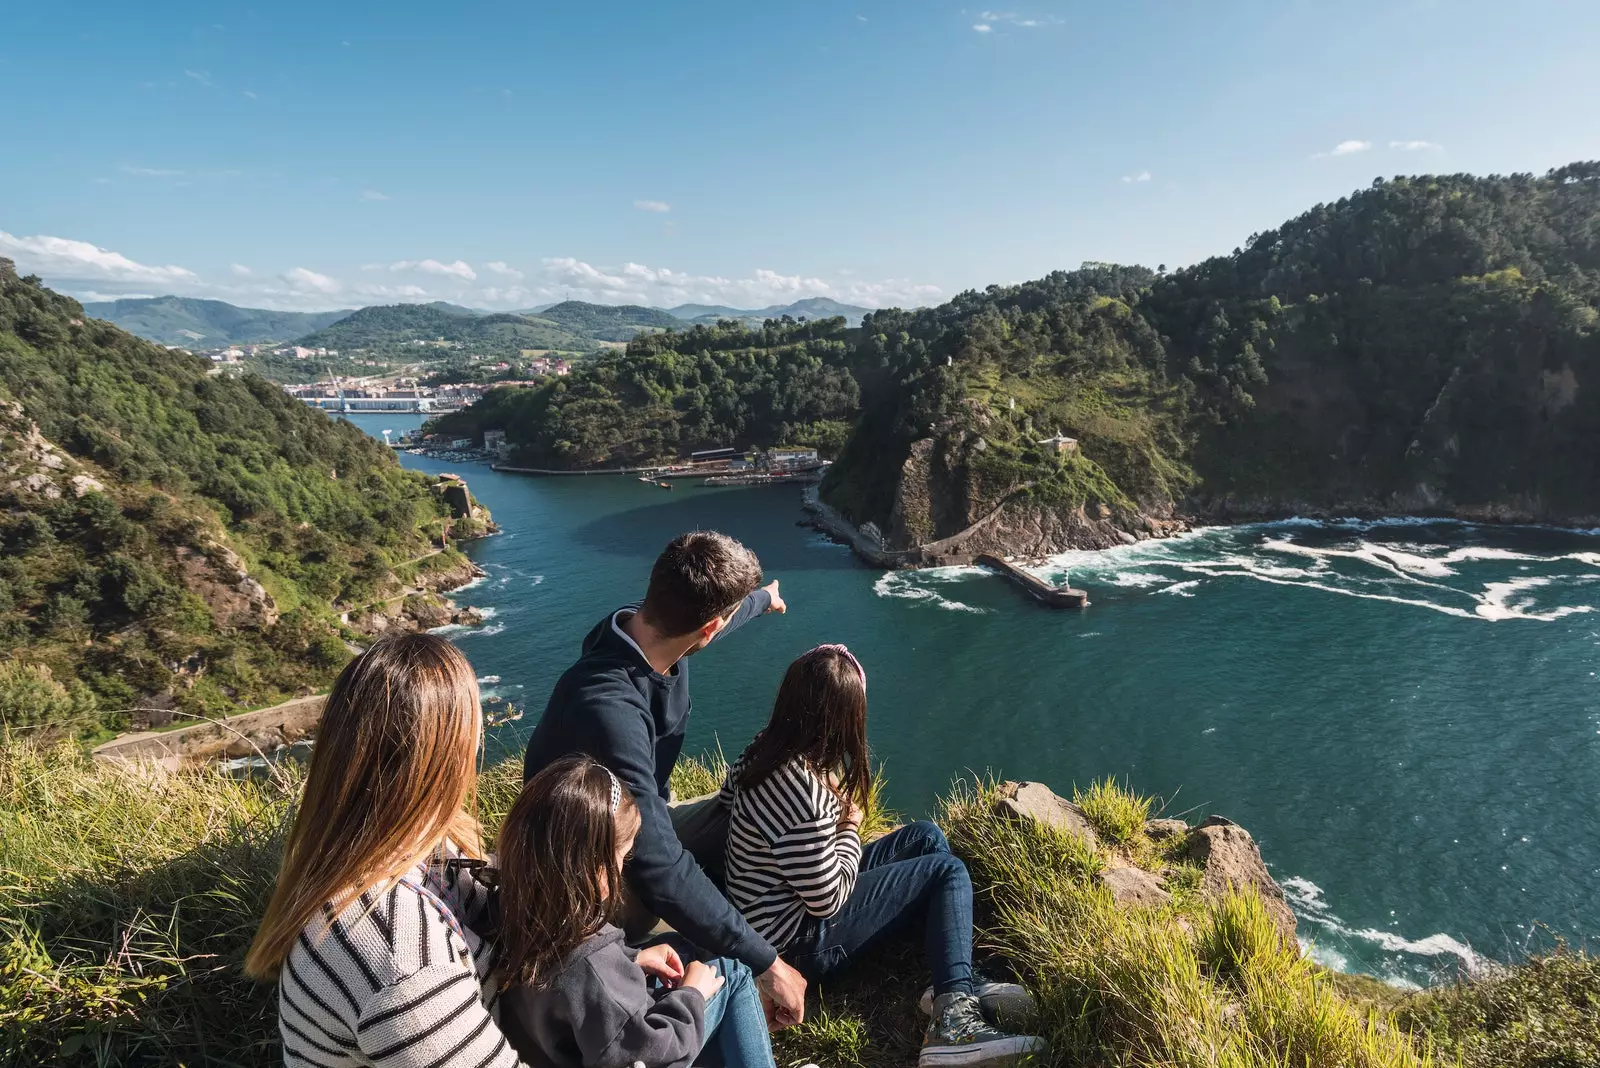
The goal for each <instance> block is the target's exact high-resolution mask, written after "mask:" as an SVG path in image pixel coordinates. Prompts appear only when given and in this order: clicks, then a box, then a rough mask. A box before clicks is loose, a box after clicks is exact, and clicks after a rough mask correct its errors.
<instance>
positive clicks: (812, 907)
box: [719, 645, 1045, 1068]
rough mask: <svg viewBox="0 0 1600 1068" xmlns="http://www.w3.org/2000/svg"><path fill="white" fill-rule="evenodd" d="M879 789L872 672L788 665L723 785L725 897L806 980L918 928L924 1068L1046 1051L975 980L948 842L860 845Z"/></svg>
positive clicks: (966, 915)
mask: <svg viewBox="0 0 1600 1068" xmlns="http://www.w3.org/2000/svg"><path fill="white" fill-rule="evenodd" d="M871 788H872V772H871V768H870V765H869V763H868V759H867V676H866V672H865V671H864V670H863V669H862V667H861V664H860V662H859V661H857V660H856V658H855V657H854V656H853V655H852V654H851V653H850V650H848V649H846V648H845V647H844V646H842V645H823V646H819V647H818V648H816V649H813V650H811V651H810V652H808V653H805V654H804V655H802V656H801V657H800V658H799V659H797V660H796V661H795V662H794V663H792V664H790V665H789V670H788V671H787V673H785V675H784V677H783V684H782V685H781V686H780V687H779V689H778V699H777V702H776V703H775V705H774V706H773V710H772V719H771V720H770V721H769V722H768V723H767V726H766V728H765V729H763V730H762V731H761V733H759V734H757V735H756V737H755V740H754V741H752V742H751V743H750V746H749V748H747V749H746V750H745V751H744V753H743V754H742V755H741V756H740V757H739V759H738V760H737V761H735V762H734V764H733V766H732V767H731V768H729V769H728V775H727V778H726V780H725V781H724V782H723V785H722V790H721V793H720V795H719V799H720V801H721V803H722V804H723V806H725V807H726V808H727V809H728V810H729V824H728V849H727V883H726V889H727V894H728V897H729V898H730V899H731V900H732V901H733V903H734V904H735V905H737V906H738V908H739V910H740V911H741V912H742V913H744V916H745V918H746V919H747V920H748V921H749V922H750V925H751V926H752V927H753V928H755V930H756V932H757V933H759V934H760V935H762V936H763V937H764V938H766V939H767V940H768V941H769V942H771V943H772V945H773V946H774V947H776V948H777V949H778V951H779V952H780V953H782V954H783V956H784V958H785V959H786V960H788V961H789V962H790V963H792V964H793V965H794V966H795V967H796V968H798V969H799V970H800V972H801V973H802V974H803V975H805V977H806V978H807V980H810V981H815V980H818V979H820V978H822V977H823V976H826V975H829V974H831V973H834V972H837V971H839V970H841V969H843V968H844V967H846V966H847V965H848V964H849V963H850V960H851V958H853V957H855V956H858V955H859V954H861V953H862V952H863V951H865V950H867V949H869V948H870V947H871V946H873V945H874V944H876V943H877V942H879V941H881V940H882V939H883V938H885V937H887V936H890V935H892V934H894V933H895V932H897V931H901V930H905V929H907V928H910V929H912V930H918V929H920V931H921V933H922V936H923V944H924V948H925V952H926V955H927V962H928V965H929V967H930V968H931V969H932V971H933V983H934V985H933V989H932V992H931V997H928V996H926V995H925V1000H926V1001H931V1004H927V1005H926V1009H925V1011H929V1012H930V1013H931V1014H932V1017H933V1019H932V1021H931V1022H930V1023H929V1025H928V1030H927V1034H926V1035H925V1037H924V1040H923V1046H922V1052H921V1054H920V1056H919V1058H918V1064H919V1065H920V1066H921V1068H941V1066H946V1065H988V1064H998V1063H1003V1062H1010V1061H1014V1060H1017V1059H1018V1058H1022V1057H1026V1056H1029V1055H1033V1054H1037V1053H1041V1052H1043V1051H1044V1048H1045V1044H1044V1042H1043V1040H1041V1039H1038V1038H1034V1037H1029V1036H1022V1035H1013V1034H1007V1033H1005V1032H1003V1031H1001V1030H999V1029H997V1028H996V1027H995V1026H994V1023H993V1021H992V1017H995V1016H997V1015H999V1014H1000V1013H1002V1012H1006V1013H1007V1014H1008V1015H1010V1014H1012V1013H1014V1012H1016V1011H1017V1010H1018V1009H1022V1010H1023V1011H1026V1010H1027V1008H1029V1007H1030V1006H1031V1000H1030V999H1028V997H1027V994H1026V991H1024V990H1022V988H1021V987H1019V986H1017V985H1016V984H1011V983H1006V984H999V983H980V982H978V981H977V979H976V977H975V975H974V972H973V968H972V883H971V881H970V879H969V878H968V876H967V869H966V865H964V864H963V863H962V862H961V860H960V859H959V858H958V857H956V856H955V855H954V854H953V853H951V852H950V846H949V843H948V842H946V841H945V837H944V834H943V832H941V831H940V830H939V828H938V827H937V826H935V825H934V824H932V823H930V822H927V821H924V820H919V821H917V822H915V823H912V824H908V825H907V826H905V827H902V828H900V829H899V830H897V831H895V832H893V833H892V834H889V835H887V836H885V837H883V838H880V839H878V840H877V841H875V842H873V843H871V844H870V845H867V846H865V847H863V845H862V842H861V820H862V816H863V814H864V812H865V809H866V806H867V802H868V796H869V794H870V792H871Z"/></svg>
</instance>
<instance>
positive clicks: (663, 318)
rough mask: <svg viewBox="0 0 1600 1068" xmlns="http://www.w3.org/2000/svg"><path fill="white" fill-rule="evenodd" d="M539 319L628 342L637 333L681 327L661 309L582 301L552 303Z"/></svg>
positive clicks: (671, 316) (596, 335)
mask: <svg viewBox="0 0 1600 1068" xmlns="http://www.w3.org/2000/svg"><path fill="white" fill-rule="evenodd" d="M539 318H541V319H547V320H549V321H550V322H553V323H558V324H560V325H561V326H563V327H565V328H566V329H568V330H571V331H572V332H573V333H574V334H581V335H583V336H585V337H592V338H595V339H597V340H600V341H629V340H631V339H632V338H633V337H634V335H636V334H637V333H639V331H640V330H671V329H672V328H673V327H678V326H682V325H683V323H682V322H681V321H679V320H678V318H677V317H676V316H674V315H672V314H671V313H670V312H664V311H662V310H661V309H660V308H641V307H640V306H639V305H637V304H621V305H611V304H589V303H586V302H585V301H581V300H564V301H562V302H561V303H560V304H552V305H550V306H549V307H548V308H545V309H544V310H543V311H541V312H540V313H539Z"/></svg>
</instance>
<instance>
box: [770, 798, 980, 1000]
mask: <svg viewBox="0 0 1600 1068" xmlns="http://www.w3.org/2000/svg"><path fill="white" fill-rule="evenodd" d="M919 923H920V925H921V927H922V938H923V949H924V952H925V953H926V955H927V961H928V966H929V968H931V969H932V970H933V992H934V994H935V995H940V994H951V993H963V994H970V993H972V880H971V879H970V878H969V877H968V875H967V866H966V865H965V864H963V863H961V858H959V857H957V856H956V855H955V854H954V853H952V852H950V843H949V842H947V841H945V838H944V832H943V831H941V830H939V828H938V827H936V826H935V825H933V824H932V823H929V822H928V821H927V820H918V821H917V822H915V823H911V824H908V825H906V826H904V827H902V828H900V829H899V830H898V831H895V832H894V833H893V834H891V835H887V836H886V837H883V838H880V839H878V840H877V841H876V842H873V843H872V844H871V845H869V846H867V848H866V849H865V850H864V851H863V852H862V854H861V870H860V873H859V874H858V875H857V876H856V886H855V889H854V890H853V891H852V892H851V894H850V898H849V900H847V901H846V902H845V903H844V908H842V909H840V910H839V911H838V912H836V913H834V914H833V915H832V916H829V917H828V918H827V919H818V918H817V917H815V916H809V917H807V918H806V920H805V922H803V923H802V924H801V925H800V931H799V933H798V934H797V935H796V936H795V937H794V939H793V940H792V941H791V942H790V943H789V945H788V946H787V947H785V948H784V950H783V959H784V960H786V961H788V962H789V963H790V964H792V965H793V966H794V967H795V968H796V969H798V970H799V971H800V973H801V974H802V975H804V976H805V977H806V979H807V980H811V981H815V980H817V979H821V978H822V977H823V976H825V975H830V974H832V973H834V972H837V971H839V970H840V969H842V968H844V967H845V966H846V965H847V964H849V962H850V958H851V957H852V956H855V955H857V954H859V953H860V952H861V951H862V950H864V949H866V948H868V947H869V946H871V945H873V944H875V943H877V942H878V941H880V940H882V939H884V938H886V937H890V936H892V935H894V934H896V933H898V932H900V931H904V930H906V929H908V928H910V929H915V927H916V925H918V924H919Z"/></svg>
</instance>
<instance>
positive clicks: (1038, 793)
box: [995, 782, 1098, 846]
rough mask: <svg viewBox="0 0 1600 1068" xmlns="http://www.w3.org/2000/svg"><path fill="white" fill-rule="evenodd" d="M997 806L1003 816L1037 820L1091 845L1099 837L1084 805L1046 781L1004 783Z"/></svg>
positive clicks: (1001, 786)
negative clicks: (1084, 810) (1068, 798)
mask: <svg viewBox="0 0 1600 1068" xmlns="http://www.w3.org/2000/svg"><path fill="white" fill-rule="evenodd" d="M995 808H996V810H997V811H998V812H999V813H1000V814H1001V815H1003V816H1011V817H1012V818H1014V819H1022V818H1027V819H1031V820H1035V821H1037V822H1039V823H1042V824H1044V825H1045V826H1046V827H1053V828H1055V829H1056V830H1058V831H1063V832H1065V833H1067V834H1070V835H1073V836H1075V837H1077V838H1081V839H1083V840H1084V841H1085V842H1087V843H1088V844H1089V845H1091V846H1092V845H1095V844H1096V843H1097V841H1098V839H1097V838H1096V836H1095V833H1094V827H1093V826H1092V825H1091V824H1090V823H1089V817H1087V816H1085V815H1084V814H1083V809H1081V808H1079V807H1078V806H1077V805H1074V804H1073V803H1072V802H1071V801H1068V800H1067V799H1066V798H1064V797H1062V796H1061V795H1059V794H1057V793H1056V792H1055V791H1053V790H1051V789H1050V787H1048V786H1046V785H1045V784H1044V783H1042V782H1006V783H1001V784H1000V800H999V801H998V802H997V803H996V805H995Z"/></svg>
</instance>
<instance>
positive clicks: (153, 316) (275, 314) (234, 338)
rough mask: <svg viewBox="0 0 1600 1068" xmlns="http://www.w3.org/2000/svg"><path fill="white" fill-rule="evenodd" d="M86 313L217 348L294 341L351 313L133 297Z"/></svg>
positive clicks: (164, 339) (170, 341)
mask: <svg viewBox="0 0 1600 1068" xmlns="http://www.w3.org/2000/svg"><path fill="white" fill-rule="evenodd" d="M83 311H84V314H86V315H90V316H92V317H94V318H96V319H104V320H106V321H107V322H110V323H115V324H116V325H118V326H120V327H122V329H124V330H126V331H128V332H129V333H130V334H136V335H138V336H139V337H142V338H144V339H146V340H147V341H154V342H156V343H157V344H160V345H182V346H185V347H193V348H216V347H218V346H222V345H248V344H253V343H256V342H261V341H289V340H291V339H293V338H297V337H300V336H301V335H303V334H309V333H311V332H312V331H314V330H320V329H322V328H323V327H324V326H327V325H328V324H329V323H332V322H337V321H338V320H340V319H343V318H344V317H345V316H347V315H349V314H350V312H351V309H349V308H345V309H343V310H341V311H329V312H283V311H269V310H267V309H265V308H239V307H235V306H234V305H232V304H229V303H227V302H225V301H220V300H200V299H198V298H195V297H130V298H127V299H124V300H108V301H95V302H90V303H88V304H85V305H84V306H83Z"/></svg>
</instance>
